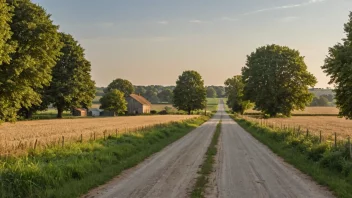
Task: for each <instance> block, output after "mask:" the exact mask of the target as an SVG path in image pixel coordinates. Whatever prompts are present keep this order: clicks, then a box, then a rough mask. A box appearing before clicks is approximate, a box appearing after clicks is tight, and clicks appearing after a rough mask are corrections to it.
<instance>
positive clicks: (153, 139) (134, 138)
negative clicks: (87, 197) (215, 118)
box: [0, 116, 209, 198]
mask: <svg viewBox="0 0 352 198" xmlns="http://www.w3.org/2000/svg"><path fill="white" fill-rule="evenodd" d="M208 119H209V117H205V116H203V117H199V118H195V119H191V120H185V121H182V122H174V123H170V124H164V125H160V126H156V127H152V128H149V129H146V130H145V131H137V132H134V133H125V134H117V136H115V137H112V136H109V137H107V138H105V139H98V140H96V141H90V142H84V143H72V144H68V145H66V146H64V147H63V148H62V147H53V148H50V149H46V150H43V151H32V152H30V154H29V155H28V156H23V157H9V158H0V197H6V198H11V197H60V198H64V197H78V196H80V195H82V194H84V193H86V192H88V191H89V190H90V189H91V188H94V187H96V186H98V185H101V184H104V183H105V182H106V181H108V180H110V179H111V178H113V177H115V176H117V175H119V174H120V173H121V172H122V171H123V170H125V169H128V168H131V167H133V166H135V165H137V164H138V163H140V162H142V161H143V160H144V159H145V158H147V157H149V156H150V155H152V154H154V153H156V152H158V151H160V150H161V149H163V148H164V147H166V146H167V145H169V144H170V143H172V142H174V141H176V140H178V139H179V138H181V137H183V136H184V135H186V134H187V133H189V132H190V131H192V130H193V129H195V128H196V127H198V126H200V125H201V124H203V123H204V122H206V121H207V120H208Z"/></svg>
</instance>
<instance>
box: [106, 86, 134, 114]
mask: <svg viewBox="0 0 352 198" xmlns="http://www.w3.org/2000/svg"><path fill="white" fill-rule="evenodd" d="M100 103H101V106H100V108H101V109H104V110H108V111H112V112H114V113H116V114H124V113H125V111H127V102H126V99H125V95H124V93H123V92H121V91H119V90H117V89H113V90H110V91H109V92H108V93H106V94H105V95H104V96H103V97H102V98H100Z"/></svg>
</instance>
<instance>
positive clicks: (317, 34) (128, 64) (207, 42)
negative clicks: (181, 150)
mask: <svg viewBox="0 0 352 198" xmlns="http://www.w3.org/2000/svg"><path fill="white" fill-rule="evenodd" d="M34 2H36V3H39V4H40V5H41V6H43V7H44V8H45V9H46V10H47V11H48V12H49V13H51V14H52V18H53V20H54V22H55V23H56V24H58V25H60V30H61V31H64V32H66V33H70V34H72V35H73V36H74V37H75V38H76V39H77V40H78V41H79V42H80V43H81V45H82V46H83V47H84V48H85V49H86V55H87V58H88V59H89V60H90V61H91V63H92V76H93V79H94V80H95V81H96V83H97V86H106V85H107V84H109V83H110V82H111V81H112V80H113V79H115V78H125V79H128V80H130V81H131V82H132V83H133V84H136V85H149V84H162V85H171V84H175V81H176V79H177V77H178V75H180V74H181V73H182V71H184V70H190V69H192V70H197V71H198V72H199V73H200V74H201V75H202V76H203V78H204V80H205V83H206V84H207V85H222V84H223V82H224V81H225V80H226V78H228V77H231V76H233V75H236V74H240V72H241V68H242V67H243V66H244V64H245V61H246V55H248V54H250V53H251V52H252V51H254V50H255V49H256V48H257V47H259V46H262V45H266V44H273V43H275V44H279V45H287V46H289V47H291V48H295V49H298V50H299V51H300V52H301V54H302V55H303V56H305V57H306V59H305V60H306V63H307V65H308V70H309V71H310V72H312V73H313V74H314V75H315V76H316V77H317V78H318V81H319V82H318V84H317V86H316V87H326V86H328V85H327V82H328V78H327V77H326V76H325V74H324V73H323V72H322V71H321V69H320V66H321V65H322V64H323V61H324V58H325V56H326V54H327V52H328V47H331V46H333V45H334V44H336V43H337V42H339V41H340V40H341V38H342V37H344V33H343V24H344V23H346V22H347V19H348V14H349V11H352V0H247V1H244V0H173V1H171V0H34Z"/></svg>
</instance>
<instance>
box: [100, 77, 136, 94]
mask: <svg viewBox="0 0 352 198" xmlns="http://www.w3.org/2000/svg"><path fill="white" fill-rule="evenodd" d="M113 89H117V90H119V91H121V92H122V93H124V94H125V96H126V97H127V96H129V95H131V94H132V93H133V92H134V87H133V85H132V83H131V82H130V81H128V80H124V79H121V78H118V79H115V80H113V81H112V82H111V83H110V84H109V85H108V87H107V88H106V90H105V93H107V92H109V91H111V90H113Z"/></svg>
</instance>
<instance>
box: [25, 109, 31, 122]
mask: <svg viewBox="0 0 352 198" xmlns="http://www.w3.org/2000/svg"><path fill="white" fill-rule="evenodd" d="M32 116H33V112H32V111H31V110H28V109H26V119H27V120H28V119H31V118H32Z"/></svg>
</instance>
